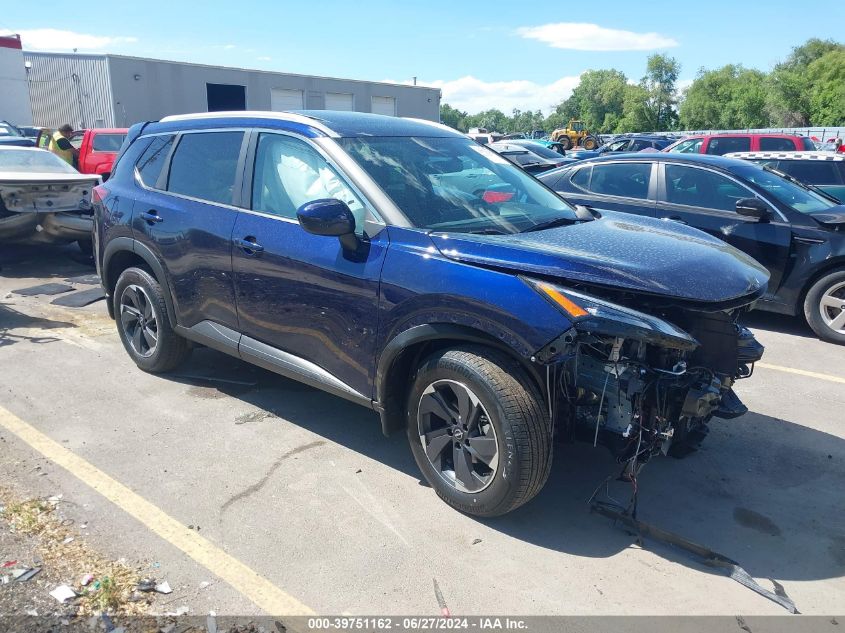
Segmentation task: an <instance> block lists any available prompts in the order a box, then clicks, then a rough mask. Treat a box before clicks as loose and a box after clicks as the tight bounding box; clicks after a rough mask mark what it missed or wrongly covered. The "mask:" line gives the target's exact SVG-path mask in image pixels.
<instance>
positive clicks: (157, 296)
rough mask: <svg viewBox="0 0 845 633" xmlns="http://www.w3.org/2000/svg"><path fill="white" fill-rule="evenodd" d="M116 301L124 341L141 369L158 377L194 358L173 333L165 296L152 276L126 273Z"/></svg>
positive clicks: (132, 271)
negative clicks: (159, 374) (191, 357)
mask: <svg viewBox="0 0 845 633" xmlns="http://www.w3.org/2000/svg"><path fill="white" fill-rule="evenodd" d="M113 302H114V315H115V322H116V323H117V333H118V335H119V336H120V341H121V343H123V347H124V348H125V349H126V351H127V353H128V354H129V356H130V357H131V358H132V360H133V361H135V364H136V365H138V367H140V368H141V369H143V370H144V371H146V372H150V373H152V374H157V373H161V372H166V371H170V370H171V369H175V368H176V367H178V366H179V365H180V364H182V363H183V362H184V361H185V360H186V359H187V358H188V356H190V354H191V349H190V346H189V345H188V341H186V340H185V339H184V338H182V337H181V336H179V335H178V334H176V332H174V331H173V326H172V324H171V323H170V317H169V316H168V315H167V304H166V303H165V301H164V293H163V292H162V288H161V286H160V285H159V283H158V281H156V279H155V278H154V277H153V276H152V275H150V273H148V272H147V271H145V270H142V269H140V268H127V269H126V270H124V271H123V272H122V273H121V275H120V277H119V278H118V280H117V285H116V286H115V289H114V298H113Z"/></svg>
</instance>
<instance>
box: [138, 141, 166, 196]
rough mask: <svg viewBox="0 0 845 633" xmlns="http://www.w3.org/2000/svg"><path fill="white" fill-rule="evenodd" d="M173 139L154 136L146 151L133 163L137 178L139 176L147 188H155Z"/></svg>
mask: <svg viewBox="0 0 845 633" xmlns="http://www.w3.org/2000/svg"><path fill="white" fill-rule="evenodd" d="M173 138H174V137H173V136H171V135H167V136H154V137H153V139H152V141H150V144H149V146H148V147H147V149H146V150H144V153H143V154H141V157H140V158H139V159H138V162H137V163H135V168H136V169H137V170H138V176H140V178H141V182H143V183H144V185H146V186H147V187H151V188H155V187H156V183H158V177H159V176H160V175H161V170H162V169H164V162H165V161H166V160H167V155H168V154H169V153H170V148H171V147H172V146H173Z"/></svg>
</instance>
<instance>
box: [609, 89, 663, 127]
mask: <svg viewBox="0 0 845 633" xmlns="http://www.w3.org/2000/svg"><path fill="white" fill-rule="evenodd" d="M648 100H649V94H648V90H647V89H646V88H645V86H643V85H642V84H637V85H631V84H628V85H627V86H625V97H624V101H623V105H622V112H623V114H622V117H621V118H620V119H619V122H618V123H617V124H616V130H615V131H616V132H618V133H625V132H653V131H654V130H655V129H656V128H655V127H654V121H653V119H652V117H651V113H650V112H649V110H648V105H647V104H648Z"/></svg>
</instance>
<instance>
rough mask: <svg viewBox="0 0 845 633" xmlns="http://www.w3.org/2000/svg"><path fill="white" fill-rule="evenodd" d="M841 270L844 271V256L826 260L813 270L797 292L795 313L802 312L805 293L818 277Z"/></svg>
mask: <svg viewBox="0 0 845 633" xmlns="http://www.w3.org/2000/svg"><path fill="white" fill-rule="evenodd" d="M842 271H845V257H842V258H839V259H835V260H833V261H831V262H826V263H825V264H824V265H823V266H821V267H820V268H818V269H817V270H815V271H813V274H812V275H810V276H809V277H808V278H807V281H805V282H804V285H803V286H801V292H799V293H798V300H797V301H796V302H795V314H804V302H805V301H806V300H807V293H808V292H810V289H811V288H812V287H813V286H815V285H816V282H818V281H819V279H821V278H822V277H827V276H828V275H830V274H833V273H837V272H842Z"/></svg>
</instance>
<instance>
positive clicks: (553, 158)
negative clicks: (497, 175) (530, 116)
mask: <svg viewBox="0 0 845 633" xmlns="http://www.w3.org/2000/svg"><path fill="white" fill-rule="evenodd" d="M488 147H489V148H490V149H492V150H494V151H496V152H498V153H500V154H501V153H502V152H517V153H520V154H521V153H522V152H528V153H529V154H530V155H531V157H532V158H537V159H543V163H542V164H551V165H552V167H550V168H549V169H554V167H562V166H563V165H566V164H568V163H571V162H572V159H571V158H566V157H565V156H561V155H560V154H558V153H557V152H556V151H554V150H553V149H549V148H548V147H546V146H544V145H539V144H538V143H536V142H535V141H528V140H526V141H521V140H519V139H516V140H513V141H499V142H497V143H490V145H488ZM540 171H545V169H540Z"/></svg>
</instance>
